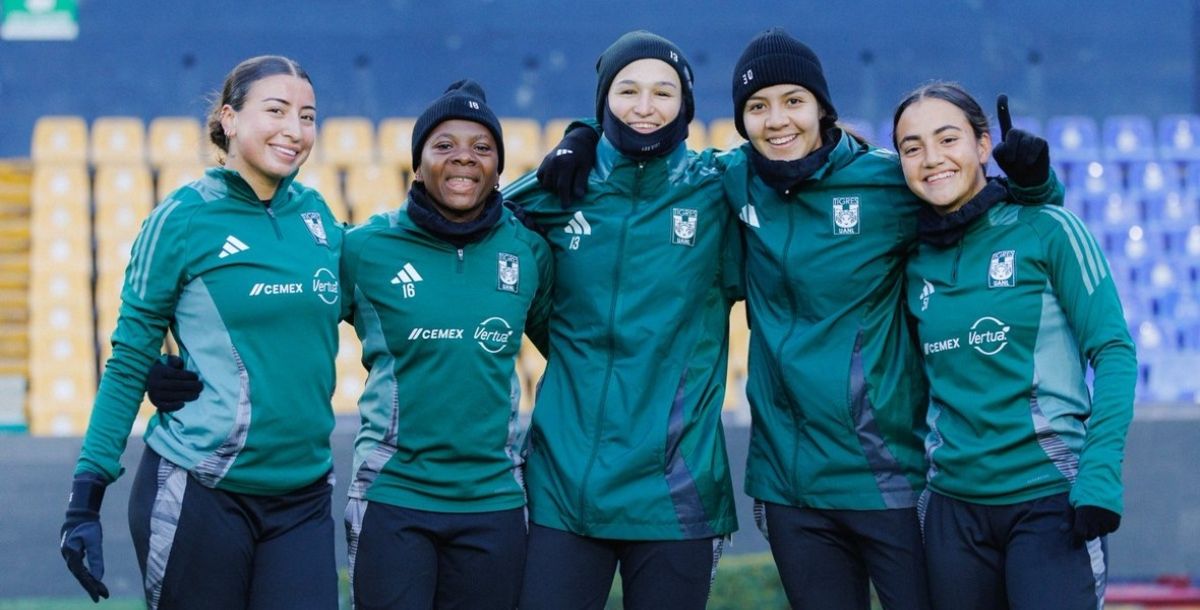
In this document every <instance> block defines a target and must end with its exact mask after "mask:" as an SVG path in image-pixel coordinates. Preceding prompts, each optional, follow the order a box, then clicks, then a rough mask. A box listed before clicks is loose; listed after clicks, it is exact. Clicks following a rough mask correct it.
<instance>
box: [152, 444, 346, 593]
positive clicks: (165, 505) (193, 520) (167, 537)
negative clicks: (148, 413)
mask: <svg viewBox="0 0 1200 610" xmlns="http://www.w3.org/2000/svg"><path fill="white" fill-rule="evenodd" d="M332 492H333V488H332V486H331V485H330V484H329V482H328V481H327V480H326V479H324V478H322V479H320V480H318V481H316V482H314V483H312V484H310V485H307V486H305V487H302V488H300V489H297V490H295V491H293V492H289V493H286V494H283V495H279V496H255V495H249V494H238V493H231V492H227V491H222V490H220V489H210V488H208V487H205V486H203V485H201V484H200V483H199V482H197V481H196V479H194V478H192V477H191V476H190V475H189V474H188V473H187V471H185V470H183V469H182V468H180V467H179V466H176V465H175V464H172V463H171V462H168V461H167V460H164V459H163V458H162V457H161V456H159V455H158V454H157V453H155V452H154V450H153V449H150V448H149V447H147V448H146V451H145V453H143V454H142V461H141V464H140V465H139V466H138V471H137V476H136V477H135V478H134V481H133V489H132V490H131V492H130V498H129V529H130V532H131V533H132V534H133V545H134V549H135V551H136V552H137V558H138V566H139V567H140V568H141V570H142V579H143V580H142V584H143V588H144V589H145V593H146V605H147V607H148V608H149V609H150V610H173V609H191V608H195V609H197V610H208V609H211V608H222V609H230V610H238V609H246V610H269V609H274V608H278V609H280V610H285V609H296V608H302V609H309V608H311V609H313V610H325V609H329V610H333V609H336V608H337V607H338V593H337V565H336V561H335V558H334V550H333V517H332V515H331V514H330V496H331V494H332Z"/></svg>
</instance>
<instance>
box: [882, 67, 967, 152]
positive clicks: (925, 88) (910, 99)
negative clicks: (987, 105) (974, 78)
mask: <svg viewBox="0 0 1200 610" xmlns="http://www.w3.org/2000/svg"><path fill="white" fill-rule="evenodd" d="M925 98H933V99H938V100H942V101H943V102H948V103H950V104H953V105H954V106H955V107H956V108H958V109H959V110H961V111H963V114H965V115H966V116H967V123H970V124H971V131H973V132H975V137H976V138H982V137H983V134H985V133H988V118H987V115H986V114H984V113H983V108H980V107H979V102H977V101H975V98H973V97H971V94H970V93H967V90H966V89H963V88H962V85H959V84H958V83H952V82H949V81H941V80H938V81H931V82H928V83H925V84H924V85H921V86H920V87H917V88H916V89H914V90H913V91H912V92H911V93H909V94H908V95H906V96H904V99H903V100H902V101H901V102H900V105H899V106H896V114H895V115H894V116H893V117H892V146H893V147H894V148H896V149H897V150H899V145H898V142H897V141H896V126H897V125H898V124H899V123H900V115H902V114H904V111H905V110H907V109H908V107H909V106H911V105H913V104H914V103H916V102H918V101H920V100H922V99H925Z"/></svg>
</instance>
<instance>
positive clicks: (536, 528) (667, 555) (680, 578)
mask: <svg viewBox="0 0 1200 610" xmlns="http://www.w3.org/2000/svg"><path fill="white" fill-rule="evenodd" d="M724 544H725V539H724V538H701V539H698V540H608V539H602V538H589V537H587V536H579V535H577V534H572V533H571V532H566V531H562V530H557V529H553V528H549V527H542V526H540V525H531V526H530V530H529V561H528V563H527V564H526V569H525V583H524V585H523V586H522V589H521V604H520V608H521V610H563V609H565V608H570V609H572V610H600V609H602V608H604V604H605V601H606V600H607V599H608V592H609V590H610V589H611V588H612V583H613V577H614V575H615V574H616V571H617V568H618V566H619V567H620V570H621V587H622V591H623V594H624V600H623V601H624V607H625V608H626V609H627V610H702V609H703V608H704V606H705V605H706V604H707V603H708V593H709V590H710V589H711V587H712V579H713V577H714V576H715V575H716V572H717V562H718V561H719V560H720V558H721V552H722V550H723V549H724Z"/></svg>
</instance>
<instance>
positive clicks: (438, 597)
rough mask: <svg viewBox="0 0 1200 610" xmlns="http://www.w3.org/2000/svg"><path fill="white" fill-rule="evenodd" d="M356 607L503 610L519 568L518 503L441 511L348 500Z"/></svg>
mask: <svg viewBox="0 0 1200 610" xmlns="http://www.w3.org/2000/svg"><path fill="white" fill-rule="evenodd" d="M346 537H347V540H348V543H349V544H348V546H349V551H350V584H351V588H352V589H353V591H354V607H355V609H356V610H383V609H387V610H410V609H411V610H430V609H432V608H438V609H439V610H454V609H462V610H468V609H469V610H477V609H478V610H511V609H512V608H515V607H516V605H517V595H518V593H519V592H520V587H521V575H522V573H523V572H524V570H525V540H526V529H525V509H524V508H514V509H510V510H501V511H490V512H478V513H444V512H430V511H422V510H414V509H408V508H401V507H398V506H392V505H389V504H384V503H381V502H369V501H366V500H357V499H351V500H350V503H349V504H348V505H347V506H346Z"/></svg>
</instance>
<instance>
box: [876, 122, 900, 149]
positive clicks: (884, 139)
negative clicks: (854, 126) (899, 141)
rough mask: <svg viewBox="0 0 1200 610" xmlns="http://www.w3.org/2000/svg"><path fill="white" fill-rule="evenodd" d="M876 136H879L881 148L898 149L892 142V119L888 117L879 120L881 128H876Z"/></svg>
mask: <svg viewBox="0 0 1200 610" xmlns="http://www.w3.org/2000/svg"><path fill="white" fill-rule="evenodd" d="M875 136H876V137H877V138H879V140H878V144H879V147H880V148H886V149H888V150H896V147H895V146H894V145H893V144H892V119H891V118H886V119H884V120H882V121H880V122H879V129H876V130H875Z"/></svg>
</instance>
